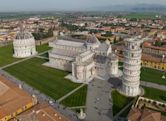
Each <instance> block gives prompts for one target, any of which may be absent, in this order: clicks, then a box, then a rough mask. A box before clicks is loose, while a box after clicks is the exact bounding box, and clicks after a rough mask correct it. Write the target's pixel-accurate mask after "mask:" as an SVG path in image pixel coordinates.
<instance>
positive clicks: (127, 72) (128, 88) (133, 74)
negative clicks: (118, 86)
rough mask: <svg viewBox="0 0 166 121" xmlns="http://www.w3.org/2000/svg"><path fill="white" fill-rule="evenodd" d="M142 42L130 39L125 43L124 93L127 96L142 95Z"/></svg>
mask: <svg viewBox="0 0 166 121" xmlns="http://www.w3.org/2000/svg"><path fill="white" fill-rule="evenodd" d="M140 45H141V41H140V40H139V38H130V39H127V40H126V41H125V47H124V52H123V55H124V64H123V81H122V82H123V85H122V93H124V94H125V95H126V96H137V95H139V94H140V87H139V85H140V69H141V53H142V50H141V47H140Z"/></svg>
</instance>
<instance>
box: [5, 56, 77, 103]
mask: <svg viewBox="0 0 166 121" xmlns="http://www.w3.org/2000/svg"><path fill="white" fill-rule="evenodd" d="M45 62H46V60H44V59H39V58H33V59H30V60H27V61H24V62H21V63H19V64H16V65H13V66H11V67H8V68H6V69H5V71H7V72H9V73H10V74H12V75H13V76H15V77H17V78H18V79H20V80H22V81H24V82H26V83H27V84H29V85H31V86H32V87H34V88H36V89H38V90H39V91H41V92H43V93H45V94H46V95H48V96H50V97H52V98H53V99H55V100H56V99H58V98H60V97H62V96H64V95H65V94H66V93H68V92H70V91H72V90H73V89H75V88H76V87H78V86H79V85H80V84H74V83H72V82H71V81H69V80H67V79H64V77H65V76H66V75H67V74H68V72H64V71H60V70H56V69H53V68H48V67H45V66H42V64H43V63H45Z"/></svg>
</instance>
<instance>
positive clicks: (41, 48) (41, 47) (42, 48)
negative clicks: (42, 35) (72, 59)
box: [36, 44, 51, 53]
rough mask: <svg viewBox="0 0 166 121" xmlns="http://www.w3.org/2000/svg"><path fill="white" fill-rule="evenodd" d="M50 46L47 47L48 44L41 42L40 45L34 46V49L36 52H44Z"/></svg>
mask: <svg viewBox="0 0 166 121" xmlns="http://www.w3.org/2000/svg"><path fill="white" fill-rule="evenodd" d="M50 49H51V47H49V45H48V44H43V45H40V46H36V50H37V52H38V53H41V52H44V51H47V50H50Z"/></svg>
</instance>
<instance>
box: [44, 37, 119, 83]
mask: <svg viewBox="0 0 166 121" xmlns="http://www.w3.org/2000/svg"><path fill="white" fill-rule="evenodd" d="M49 45H50V46H51V47H52V48H53V49H52V50H51V51H50V52H49V62H48V63H45V64H44V65H46V66H49V67H53V68H56V69H60V70H64V71H69V72H71V73H72V74H70V75H68V76H67V78H68V79H70V80H72V81H74V82H76V83H88V82H90V81H91V80H93V78H100V79H103V80H107V79H109V78H110V77H111V76H117V75H118V57H117V56H116V55H115V54H114V53H113V52H112V48H111V44H110V43H109V41H106V42H103V43H101V42H100V41H99V40H98V39H97V38H96V37H95V35H90V36H88V37H87V40H76V39H59V40H55V41H53V42H50V43H49Z"/></svg>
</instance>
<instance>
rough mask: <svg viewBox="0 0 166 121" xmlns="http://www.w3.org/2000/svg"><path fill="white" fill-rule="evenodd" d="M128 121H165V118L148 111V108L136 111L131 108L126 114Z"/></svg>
mask: <svg viewBox="0 0 166 121" xmlns="http://www.w3.org/2000/svg"><path fill="white" fill-rule="evenodd" d="M128 120H129V121H166V117H165V116H162V115H161V113H160V112H157V111H153V110H150V109H148V108H144V109H138V108H135V107H134V108H132V109H131V110H130V112H129V114H128Z"/></svg>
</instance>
